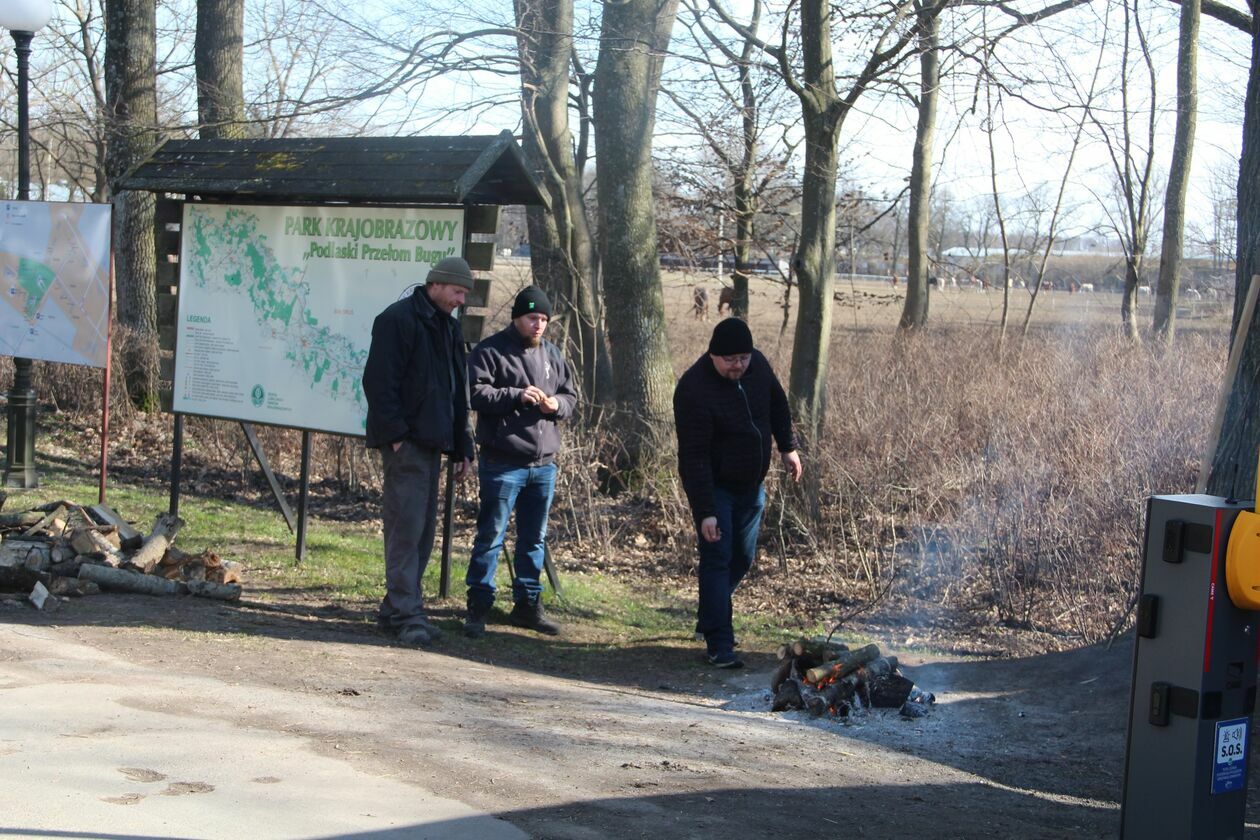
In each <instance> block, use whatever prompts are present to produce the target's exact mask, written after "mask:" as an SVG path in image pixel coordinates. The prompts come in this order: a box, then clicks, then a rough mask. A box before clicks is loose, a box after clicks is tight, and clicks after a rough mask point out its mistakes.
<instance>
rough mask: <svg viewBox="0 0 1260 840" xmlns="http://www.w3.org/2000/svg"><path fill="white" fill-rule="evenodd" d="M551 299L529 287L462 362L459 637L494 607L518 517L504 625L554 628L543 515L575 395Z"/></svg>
mask: <svg viewBox="0 0 1260 840" xmlns="http://www.w3.org/2000/svg"><path fill="white" fill-rule="evenodd" d="M550 318H551V301H549V300H548V299H547V296H546V295H545V294H543V291H542V290H541V289H539V288H537V287H536V286H530V287H529V288H527V289H524V290H522V291H521V293H520V294H518V295H517V296H516V301H515V302H514V304H513V306H512V323H510V324H508V326H507V327H506V328H505V329H503V330H501V331H499V332H497V333H495V334H494V335H492V336H490V337H489V338H487V339H486V340H485V341H483V342H481V343H480V344H478V345H477V346H476V347H475V348H473V352H472V355H471V356H469V357H468V381H469V386H470V401H471V403H472V408H473V410H474V411H476V412H477V444H478V446H480V447H481V461H480V463H479V464H478V467H477V476H478V478H479V479H480V483H481V509H480V512H479V513H478V514H477V538H476V541H475V542H474V543H473V550H472V557H471V558H470V559H469V561H468V577H467V579H466V582H467V583H468V618H467V619H466V620H465V622H464V634H465V635H466V636H468V637H470V638H474V639H475V638H478V637H479V636H481V635H483V634H484V633H485V632H486V617H487V616H488V615H489V613H490V608H491V606H493V604H494V591H495V586H494V574H495V570H496V569H497V568H498V563H499V554H500V552H502V551H503V538H504V534H505V532H506V531H507V526H508V518H509V517H511V515H512V511H513V509H515V511H516V552H515V556H514V557H513V570H514V573H515V574H514V580H513V583H512V599H513V601H514V602H515V604H514V606H513V607H512V613H511V615H510V616H509V620H510V621H511V622H512V624H514V625H516V626H518V627H527V628H529V629H531V630H535V631H537V632H539V633H547V634H549V635H555V634H556V633H558V632H560V628H559V626H558V625H556V624H555V623H554V622H552V621H550V620H549V619H548V618H547V617H546V615H545V614H544V612H543V606H542V580H541V577H542V570H543V561H544V557H545V554H544V551H545V548H544V541H545V540H546V538H547V514H548V512H549V511H550V509H551V498H552V494H553V493H554V491H555V484H556V453H557V452H558V451H559V450H560V427H559V423H560V422H561V421H563V420H565V419H566V418H568V417H569V416H571V415H572V414H573V409H574V408H575V407H576V406H577V398H578V395H577V389H576V388H575V387H574V385H573V373H572V371H571V370H570V369H569V365H568V364H567V363H566V362H565V360H564V357H563V356H561V354H560V350H559V348H557V347H556V345H554V344H552V343H551V342H550V341H547V340H545V339H544V338H543V337H542V336H543V332H545V331H546V329H547V322H548V321H549V320H550Z"/></svg>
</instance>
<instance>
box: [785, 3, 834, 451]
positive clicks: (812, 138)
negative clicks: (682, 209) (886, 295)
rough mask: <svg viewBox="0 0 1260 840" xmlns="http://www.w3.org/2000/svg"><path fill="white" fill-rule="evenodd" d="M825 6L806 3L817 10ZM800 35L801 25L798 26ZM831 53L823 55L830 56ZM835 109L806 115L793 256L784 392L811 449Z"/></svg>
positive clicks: (818, 401)
mask: <svg viewBox="0 0 1260 840" xmlns="http://www.w3.org/2000/svg"><path fill="white" fill-rule="evenodd" d="M820 2H825V0H810V3H808V4H806V5H815V6H816V5H818V4H819V3H820ZM802 29H804V24H803V23H802ZM829 51H830V50H828V52H829ZM836 111H838V108H835V107H832V108H829V109H827V110H826V111H824V112H823V113H821V114H820V113H816V112H815V113H811V112H809V111H807V112H806V113H805V177H804V180H803V183H802V185H801V186H802V189H801V242H800V245H799V246H798V248H797V252H796V261H795V262H796V277H797V290H798V291H797V303H796V332H795V335H794V336H793V340H792V372H791V378H790V385H789V391H790V395H791V400H792V414H793V417H794V419H795V420H796V423H797V426H798V429H799V430H800V431H801V432H802V433H803V434H804V436H805V440H806V441H808V442H809V443H810V444H811V445H812V444H814V443H815V442H817V441H818V439H819V435H820V432H821V430H822V422H823V417H824V416H825V415H826V402H827V357H828V353H829V351H830V347H831V313H832V308H833V305H832V301H833V298H834V296H835V291H834V290H835V285H836V257H835V254H836V172H837V169H838V155H837V153H836V138H837V137H838V136H839V133H840V125H839V120H838V119H836V117H835V112H836Z"/></svg>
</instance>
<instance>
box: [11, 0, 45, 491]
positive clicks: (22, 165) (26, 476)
mask: <svg viewBox="0 0 1260 840" xmlns="http://www.w3.org/2000/svg"><path fill="white" fill-rule="evenodd" d="M51 16H52V3H51V2H49V0H0V26H3V27H4V28H5V29H8V30H9V31H10V33H12V35H13V47H14V52H15V53H16V54H17V89H18V90H17V93H18V171H17V181H18V183H17V187H18V189H17V197H18V201H29V200H30V198H31V126H30V113H29V107H28V104H27V88H28V86H29V80H28V67H29V64H30V57H31V39H32V38H34V37H35V33H36V32H37V31H39V30H40V29H43V28H44V24H46V23H48V18H49V17H51ZM32 364H33V363H32V362H31V360H30V359H22V358H15V359H14V360H13V388H12V389H11V390H10V391H9V397H8V407H7V408H6V410H5V415H6V418H7V420H8V438H7V441H6V446H5V463H4V486H5V487H35V486H36V485H37V484H38V483H39V477H38V476H37V475H36V473H35V407H36V399H35V388H34V387H33V384H32V382H31V367H32Z"/></svg>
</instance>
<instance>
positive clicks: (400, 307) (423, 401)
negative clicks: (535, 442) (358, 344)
mask: <svg viewBox="0 0 1260 840" xmlns="http://www.w3.org/2000/svg"><path fill="white" fill-rule="evenodd" d="M472 285H473V276H472V270H471V269H469V267H468V263H466V262H464V260H462V259H461V258H459V257H447V258H446V259H444V260H442V261H441V262H439V263H438V264H437V265H435V266H433V268H432V269H431V270H430V271H429V273H428V275H427V276H426V278H425V283H424V285H423V286H418V287H416V289H415V290H414V291H413V292H412V293H411V294H410V295H408V296H407V297H405V298H403V299H402V300H399V301H397V302H395V303H393V304H391V305H390V306H388V307H386V309H385V311H384V312H382V313H381V314H380V315H377V316H376V320H375V321H374V322H373V323H372V345H371V348H370V349H369V350H368V359H367V364H366V365H365V366H364V368H363V393H364V395H365V396H366V397H367V404H368V411H367V445H368V446H369V447H372V448H376V449H380V451H381V462H382V465H383V466H384V473H385V479H384V486H383V489H382V493H381V522H382V525H383V526H384V531H385V598H384V599H383V600H382V601H381V606H380V611H379V613H378V614H377V623H378V624H379V626H380V627H381V629H382V630H384V631H385V632H387V633H390V634H391V635H394V636H397V638H398V640H399V641H400V642H402V643H404V644H408V645H414V646H419V645H427V644H429V643H430V642H432V641H436V640H437V639H438V638H439V637H440V636H441V632H440V631H439V630H438V628H437V627H435V626H434V625H433V624H432V623H430V621H429V618H428V616H427V615H426V614H425V611H424V597H423V594H422V590H421V581H422V580H423V578H424V568H425V566H426V565H428V562H429V554H430V553H432V551H433V539H434V535H435V532H436V526H437V496H438V477H439V475H440V472H441V470H440V468H441V462H442V453H444V452H445V453H446V454H447V455H448V456H450V457H452V458H455V459H456V465H455V474H456V475H457V476H459V477H461V478H462V477H463V476H464V475H465V474H467V473H468V472H469V467H470V466H471V464H472V457H473V442H472V429H471V428H470V427H469V425H468V383H467V380H466V377H465V370H464V364H465V358H464V336H463V333H462V332H461V331H460V328H459V321H457V320H456V319H455V318H452V317H451V313H453V312H454V311H455V309H456V308H457V307H459V306H463V304H464V298H465V296H466V295H467V294H468V291H469V290H470V289H472Z"/></svg>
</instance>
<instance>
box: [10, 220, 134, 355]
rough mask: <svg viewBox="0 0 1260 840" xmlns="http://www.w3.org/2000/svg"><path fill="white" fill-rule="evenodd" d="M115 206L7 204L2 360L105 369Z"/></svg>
mask: <svg viewBox="0 0 1260 840" xmlns="http://www.w3.org/2000/svg"><path fill="white" fill-rule="evenodd" d="M109 226H110V206H109V205H108V204H71V203H63V202H49V201H5V202H0V298H3V300H4V303H5V304H6V305H3V306H0V354H3V355H6V356H21V357H23V358H27V359H40V360H42V361H45V362H67V363H69V364H73V365H89V366H91V367H99V368H103V367H105V362H106V361H107V359H108V338H109V242H110V239H109V234H110V227H109Z"/></svg>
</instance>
